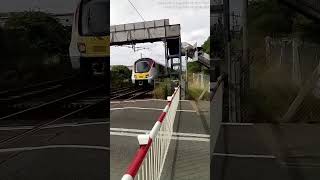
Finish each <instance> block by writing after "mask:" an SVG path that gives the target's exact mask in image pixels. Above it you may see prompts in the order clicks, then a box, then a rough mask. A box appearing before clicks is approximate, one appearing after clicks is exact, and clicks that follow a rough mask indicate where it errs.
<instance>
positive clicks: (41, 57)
mask: <svg viewBox="0 0 320 180" xmlns="http://www.w3.org/2000/svg"><path fill="white" fill-rule="evenodd" d="M70 33H71V30H70V29H66V28H65V27H63V26H62V25H61V24H60V23H59V22H58V21H57V20H56V19H55V18H53V17H51V16H50V15H49V14H46V13H43V12H32V11H31V12H19V13H12V14H10V16H9V18H8V20H7V21H6V22H5V25H4V27H3V28H1V29H0V48H1V56H2V58H1V60H0V81H1V83H2V85H3V83H4V82H5V81H6V82H10V83H18V82H19V83H20V84H22V83H28V82H29V81H31V79H44V80H45V79H46V78H49V79H52V78H54V79H56V78H59V76H60V75H62V73H64V72H65V71H70V69H69V68H70V67H69V65H68V64H67V63H64V62H67V61H68V59H67V58H66V57H67V56H68V49H69V43H70V37H71V34H70ZM52 57H55V58H56V59H58V60H59V61H60V64H54V65H52V64H46V61H47V60H48V59H49V58H52ZM53 66H54V67H53ZM60 73H61V74H60Z"/></svg>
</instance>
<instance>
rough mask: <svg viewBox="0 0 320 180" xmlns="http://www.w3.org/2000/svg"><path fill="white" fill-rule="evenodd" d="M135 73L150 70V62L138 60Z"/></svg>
mask: <svg viewBox="0 0 320 180" xmlns="http://www.w3.org/2000/svg"><path fill="white" fill-rule="evenodd" d="M135 70H136V73H144V72H148V71H149V70H150V63H149V61H138V62H137V63H136V68H135Z"/></svg>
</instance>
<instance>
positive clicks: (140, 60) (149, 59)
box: [135, 58, 165, 66]
mask: <svg viewBox="0 0 320 180" xmlns="http://www.w3.org/2000/svg"><path fill="white" fill-rule="evenodd" d="M142 60H152V61H154V62H156V63H157V64H159V65H161V66H165V65H164V64H162V63H161V62H159V61H157V60H154V59H152V58H140V59H137V60H136V61H135V63H136V62H137V61H142Z"/></svg>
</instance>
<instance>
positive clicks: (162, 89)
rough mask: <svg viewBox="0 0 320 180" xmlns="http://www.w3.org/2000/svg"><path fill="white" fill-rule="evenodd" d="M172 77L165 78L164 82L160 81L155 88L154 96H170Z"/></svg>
mask: <svg viewBox="0 0 320 180" xmlns="http://www.w3.org/2000/svg"><path fill="white" fill-rule="evenodd" d="M170 84H171V81H170V79H164V80H163V81H162V82H160V83H159V84H158V85H157V86H156V87H155V88H154V90H153V96H154V98H157V99H167V96H169V94H171V93H170V90H171V89H170V87H171V86H170Z"/></svg>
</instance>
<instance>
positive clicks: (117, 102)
mask: <svg viewBox="0 0 320 180" xmlns="http://www.w3.org/2000/svg"><path fill="white" fill-rule="evenodd" d="M119 103H121V101H110V104H119Z"/></svg>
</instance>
